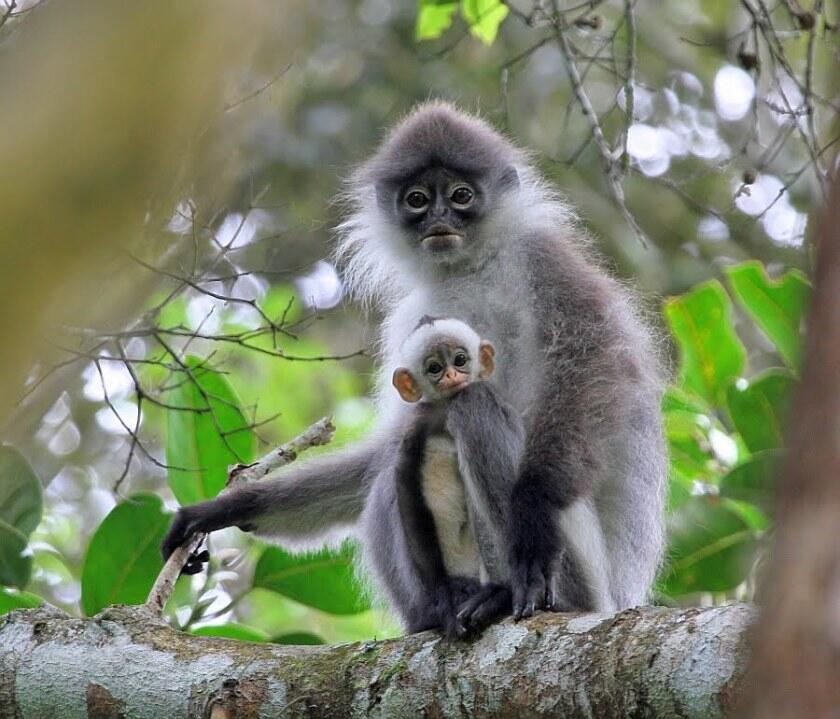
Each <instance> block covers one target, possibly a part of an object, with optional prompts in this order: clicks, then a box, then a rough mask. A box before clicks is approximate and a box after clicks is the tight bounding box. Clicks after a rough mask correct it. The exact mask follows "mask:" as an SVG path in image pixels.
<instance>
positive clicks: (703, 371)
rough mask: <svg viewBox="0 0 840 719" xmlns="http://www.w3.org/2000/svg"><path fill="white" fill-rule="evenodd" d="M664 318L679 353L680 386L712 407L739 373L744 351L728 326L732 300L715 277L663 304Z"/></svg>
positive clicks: (730, 317)
mask: <svg viewBox="0 0 840 719" xmlns="http://www.w3.org/2000/svg"><path fill="white" fill-rule="evenodd" d="M665 317H666V319H667V321H668V326H669V327H670V329H671V333H672V334H673V336H674V339H675V340H676V341H677V347H678V349H679V355H680V372H679V375H680V381H681V383H682V385H683V387H684V389H686V390H688V391H689V392H691V393H694V394H696V395H698V396H699V397H702V398H704V399H706V400H707V401H708V402H709V403H710V404H712V405H713V406H718V405H721V404H722V403H723V400H724V398H725V393H726V388H727V387H728V386H729V384H730V382H732V380H734V379H736V378H737V377H740V376H741V373H742V372H743V369H744V358H745V356H746V353H745V351H744V346H743V345H742V344H741V340H740V339H738V336H737V335H736V334H735V330H734V329H733V327H732V303H731V302H730V300H729V297H728V295H727V294H726V292H725V291H724V289H723V286H722V285H721V284H720V282H718V281H717V280H711V281H709V282H705V283H703V284H701V285H698V286H697V287H695V288H694V289H692V290H691V291H690V292H688V293H686V294H684V295H682V296H681V297H675V298H673V299H671V300H668V301H667V302H666V303H665Z"/></svg>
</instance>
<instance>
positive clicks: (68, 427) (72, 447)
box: [47, 420, 82, 457]
mask: <svg viewBox="0 0 840 719" xmlns="http://www.w3.org/2000/svg"><path fill="white" fill-rule="evenodd" d="M81 443H82V435H81V433H80V432H79V428H78V427H77V426H76V424H75V422H73V421H72V420H67V421H66V422H64V424H62V425H61V426H60V427H59V428H58V429H57V430H56V431H55V433H54V434H53V435H52V437H50V438H49V440H48V441H47V449H48V450H49V451H50V452H51V453H52V454H54V455H56V456H58V457H63V456H65V455H68V454H71V453H73V452H75V451H76V450H77V449H78V448H79V445H80V444H81Z"/></svg>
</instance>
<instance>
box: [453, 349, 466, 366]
mask: <svg viewBox="0 0 840 719" xmlns="http://www.w3.org/2000/svg"><path fill="white" fill-rule="evenodd" d="M452 364H454V365H455V366H456V367H463V366H464V365H465V364H467V355H466V354H464V353H463V352H459V353H458V354H456V355H455V357H454V358H453V360H452Z"/></svg>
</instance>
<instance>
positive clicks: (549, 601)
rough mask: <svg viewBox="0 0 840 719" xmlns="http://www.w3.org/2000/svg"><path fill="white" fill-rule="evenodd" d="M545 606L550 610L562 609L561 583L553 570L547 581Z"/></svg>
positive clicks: (557, 610)
mask: <svg viewBox="0 0 840 719" xmlns="http://www.w3.org/2000/svg"><path fill="white" fill-rule="evenodd" d="M546 585H547V587H548V588H547V589H546V597H545V608H546V609H547V610H548V611H550V612H559V611H560V584H559V582H558V581H557V576H556V575H555V574H554V573H553V572H552V573H551V574H550V575H549V577H548V581H547V582H546Z"/></svg>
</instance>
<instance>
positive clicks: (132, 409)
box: [96, 400, 137, 435]
mask: <svg viewBox="0 0 840 719" xmlns="http://www.w3.org/2000/svg"><path fill="white" fill-rule="evenodd" d="M114 408H115V409H116V410H117V412H119V414H120V417H121V418H122V421H123V422H125V424H126V425H127V426H128V427H129V428H130V429H131V430H132V431H134V427H135V425H136V423H137V405H136V404H134V402H129V401H128V400H118V401H116V402H114ZM96 424H98V425H99V427H100V428H101V429H103V430H104V431H106V432H108V433H109V434H126V435H127V434H128V432H126V430H125V427H123V426H122V424H120V420H119V419H117V417H116V415H115V414H114V413H113V411H112V410H111V408H110V407H103V408H102V409H100V410H97V412H96Z"/></svg>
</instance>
